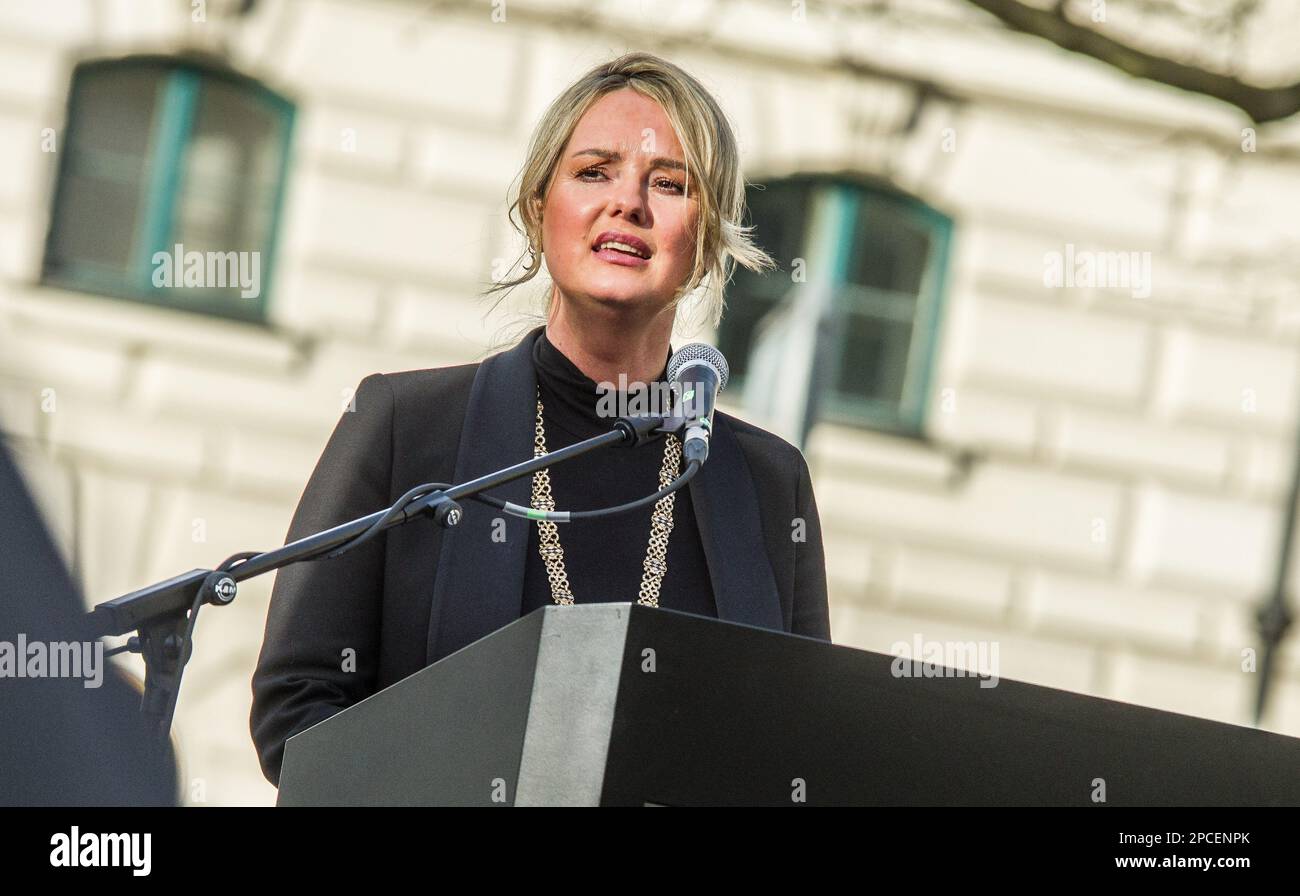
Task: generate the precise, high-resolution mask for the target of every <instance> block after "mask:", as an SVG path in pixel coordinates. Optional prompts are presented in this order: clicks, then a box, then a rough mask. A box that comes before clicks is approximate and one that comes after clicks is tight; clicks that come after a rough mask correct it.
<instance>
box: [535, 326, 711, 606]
mask: <svg viewBox="0 0 1300 896" xmlns="http://www.w3.org/2000/svg"><path fill="white" fill-rule="evenodd" d="M533 367H534V368H535V369H536V371H537V384H538V387H539V388H540V390H541V397H542V407H543V408H544V412H543V417H542V419H543V422H544V423H545V428H546V447H547V450H550V451H554V450H555V449H557V448H564V447H566V446H568V445H572V444H573V443H575V442H579V441H581V440H583V439H586V438H590V437H591V436H594V435H599V434H600V433H603V432H608V431H609V428H610V426H611V425H612V423H613V419H612V418H603V417H601V416H599V414H598V408H597V401H598V399H599V397H600V392H599V391H598V389H597V387H596V383H595V382H594V381H592V380H591V379H590V378H588V377H587V375H586V374H584V373H583V372H582V371H581V370H579V369H578V367H577V365H575V364H574V363H573V362H572V361H570V360H569V359H568V358H567V357H566V356H565V355H564V354H563V353H562V352H561V351H560V350H559V349H557V348H556V347H555V346H554V345H552V344H551V343H550V341H548V340H547V338H546V333H545V331H543V332H542V333H541V334H540V335H539V336H538V338H537V342H536V344H535V345H534V347H533ZM667 367H668V361H667V358H665V360H664V370H663V371H662V372H661V373H660V374H659V376H658V377H656V382H658V383H664V382H666V375H667ZM663 459H664V442H663V440H662V439H657V440H655V441H653V442H650V443H648V444H645V445H641V446H639V447H636V448H627V447H622V446H613V447H606V448H603V449H601V450H598V451H593V452H590V453H588V454H585V455H583V456H582V457H578V458H575V459H573V460H570V461H566V462H565V463H561V464H556V465H554V466H552V467H551V468H550V476H551V495H552V497H554V499H555V506H556V509H557V510H594V509H596V508H599V507H611V506H614V505H616V504H625V503H627V502H629V501H635V500H636V499H637V498H641V497H644V496H645V495H649V494H653V493H654V492H656V491H658V489H659V471H660V469H661V468H662V466H663ZM676 495H677V497H676V503H675V506H674V507H673V531H672V535H671V537H669V539H668V572H667V574H665V575H664V579H663V584H662V586H661V588H660V590H659V606H661V607H667V608H668V609H671V610H681V611H683V612H686V613H695V614H698V615H701V616H713V617H716V616H717V615H718V612H717V607H716V605H715V604H714V600H713V587H712V585H711V584H710V582H709V570H708V565H707V561H706V560H705V556H704V548H703V546H702V545H701V542H700V531H699V528H698V527H697V526H696V523H695V511H694V509H693V508H692V506H691V495H690V489H689V488H683V489H680V490H678V491H677V493H676ZM652 510H653V508H651V507H645V508H643V509H641V510H634V511H631V512H629V513H623V514H619V515H618V516H612V517H604V518H599V519H594V520H576V521H574V522H571V523H560V524H559V534H560V544H561V545H562V546H563V548H564V566H565V570H566V571H567V573H568V576H569V588H570V590H571V591H572V592H573V598H574V601H575V602H577V603H580V604H584V603H603V602H612V601H629V602H635V601H636V599H637V597H638V596H639V594H640V590H641V577H642V574H643V572H644V570H643V569H642V566H641V564H642V562H643V561H644V560H645V555H646V546H647V545H648V543H649V540H650V514H651V512H652ZM537 545H538V535H537V525H536V524H535V523H534V524H530V526H529V535H528V560H527V565H526V566H525V569H524V604H523V612H524V614H527V613H529V612H531V611H533V610H535V609H537V608H538V607H543V606H547V605H549V604H551V603H553V601H552V599H551V585H550V580H549V579H547V577H546V565H545V564H544V563H543V562H542V558H541V556H540V555H539V554H538V551H537Z"/></svg>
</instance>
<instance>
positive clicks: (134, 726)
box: [0, 440, 177, 806]
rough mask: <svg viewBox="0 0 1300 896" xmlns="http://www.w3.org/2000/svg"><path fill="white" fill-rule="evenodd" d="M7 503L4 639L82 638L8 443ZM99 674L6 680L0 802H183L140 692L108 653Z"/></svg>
mask: <svg viewBox="0 0 1300 896" xmlns="http://www.w3.org/2000/svg"><path fill="white" fill-rule="evenodd" d="M0 509H3V512H2V513H0V546H3V550H0V641H4V642H7V643H8V644H10V645H17V644H19V643H22V644H24V645H31V644H36V643H38V642H44V643H50V642H60V643H70V642H73V641H76V640H77V639H78V638H79V637H80V635H79V632H80V629H81V620H80V614H81V612H82V601H81V597H80V595H79V593H78V589H77V587H76V585H75V584H74V583H73V581H72V579H71V577H70V576H69V575H68V571H67V569H65V568H64V565H63V560H62V558H61V557H60V556H59V555H58V552H57V550H56V549H55V547H54V543H53V542H52V541H51V539H50V536H49V533H48V532H47V531H46V528H45V524H44V521H43V520H42V519H41V517H40V514H39V513H38V512H37V509H36V506H35V505H34V504H33V503H32V499H31V497H30V496H29V495H28V493H27V490H26V488H25V487H24V485H23V482H22V479H21V477H20V476H19V474H18V470H17V469H16V467H15V466H14V464H13V460H12V458H11V457H10V456H9V452H8V450H7V449H6V447H5V444H4V442H3V440H0ZM82 655H85V654H84V652H83V654H82ZM16 659H17V662H19V663H22V662H24V659H25V658H23V657H16ZM99 672H100V673H101V676H102V677H100V682H99V685H98V686H94V687H86V686H85V685H86V681H87V679H85V678H71V677H63V678H54V677H23V678H18V677H10V676H9V675H5V676H3V677H0V804H3V805H8V806H98V805H104V806H126V805H175V804H176V801H177V790H176V766H175V762H174V759H173V757H172V755H171V752H170V744H166V743H164V744H159V743H157V742H156V741H155V739H154V738H151V737H150V736H149V733H148V731H147V729H146V726H145V724H144V720H143V719H142V718H141V716H140V692H139V690H137V689H136V688H135V687H133V686H132V684H131V683H130V681H129V680H128V679H127V677H126V676H125V675H123V674H122V673H120V672H118V671H117V670H116V669H115V668H114V667H113V666H111V664H109V663H108V662H107V660H103V661H102V662H101V663H100V665H99Z"/></svg>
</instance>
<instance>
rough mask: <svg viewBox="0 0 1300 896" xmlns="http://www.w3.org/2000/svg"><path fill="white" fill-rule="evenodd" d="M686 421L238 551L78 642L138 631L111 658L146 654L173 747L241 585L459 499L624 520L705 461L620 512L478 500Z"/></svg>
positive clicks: (135, 600)
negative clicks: (214, 615) (182, 697)
mask: <svg viewBox="0 0 1300 896" xmlns="http://www.w3.org/2000/svg"><path fill="white" fill-rule="evenodd" d="M685 424H686V421H685V420H684V419H683V418H682V417H680V416H670V417H622V418H619V419H618V420H617V421H615V423H614V425H613V428H612V429H611V430H610V431H609V432H607V433H602V434H601V435H598V436H593V437H592V438H590V439H585V440H583V441H581V442H577V443H575V444H573V445H569V446H568V447H565V448H560V449H558V450H556V451H551V452H549V453H547V454H543V455H541V456H539V457H534V458H530V459H529V460H526V461H523V462H522V463H518V464H515V465H513V466H510V467H506V468H505V469H503V470H498V471H497V472H495V473H489V474H487V475H485V476H480V477H479V478H477V479H473V480H471V481H469V482H466V483H462V484H461V485H454V486H450V485H447V484H446V483H441V482H431V483H426V484H424V485H419V486H416V487H415V488H413V489H411V490H410V491H409V492H407V493H406V494H405V495H403V496H402V497H401V498H399V499H398V500H397V501H396V502H395V503H394V504H393V505H392V506H391V507H388V508H386V509H384V510H378V511H376V512H374V513H372V514H369V515H368V516H363V517H359V518H358V519H354V520H352V521H350V522H346V523H342V524H340V525H338V526H335V527H334V528H332V529H326V530H325V531H323V532H317V533H316V534H315V535H309V536H307V537H305V538H300V539H298V540H297V541H294V542H292V543H290V544H286V545H284V546H283V547H279V548H275V549H274V550H270V551H265V552H262V553H258V552H256V551H252V552H245V553H240V554H235V555H234V556H232V557H229V558H227V559H226V560H225V561H224V562H223V563H222V564H221V565H220V566H218V567H217V568H216V569H193V570H190V571H189V572H187V573H182V574H181V575H178V576H173V577H172V578H170V579H166V580H165V581H162V582H157V583H155V584H153V585H150V586H148V587H146V588H141V589H139V590H138V591H133V592H131V593H130V594H125V595H123V596H121V597H118V598H114V599H113V600H108V601H105V602H103V603H101V604H98V605H97V606H96V607H95V608H94V609H93V610H91V611H90V612H89V613H87V614H86V615H85V616H83V617H82V628H81V637H83V638H85V639H86V640H97V639H99V638H103V637H106V636H109V635H122V634H126V633H128V632H133V631H134V632H138V635H136V636H133V637H131V638H130V639H129V640H128V641H127V643H126V644H125V645H124V646H122V647H118V648H114V649H113V650H112V651H107V653H109V654H110V655H111V654H113V653H121V652H123V651H132V652H136V653H140V654H141V655H142V656H143V658H144V664H145V682H144V696H143V698H142V700H141V704H140V710H141V712H142V713H143V714H144V715H145V717H146V718H147V719H148V720H149V722H150V724H151V725H152V726H153V727H154V733H155V734H156V736H157V737H158V738H159V739H160V740H163V741H166V740H167V739H168V737H169V735H170V732H171V726H172V718H173V716H174V715H175V711H176V700H177V697H178V696H179V694H180V685H181V675H182V673H183V672H184V669H185V663H186V662H188V660H189V658H190V654H191V652H192V643H193V641H192V639H193V634H194V625H195V622H196V621H197V619H198V614H199V609H200V608H201V607H202V606H203V605H204V604H214V605H216V606H226V605H228V604H230V603H231V602H232V601H234V599H235V595H236V594H237V593H238V590H239V588H238V583H239V582H242V581H244V580H245V579H251V578H253V577H254V576H259V575H262V574H263V573H267V572H271V571H272V570H276V569H279V568H280V567H282V566H288V565H289V564H291V563H299V562H303V561H307V560H320V559H328V558H331V557H337V556H339V555H340V554H342V553H344V552H345V551H348V550H351V549H352V548H354V547H356V546H357V545H359V544H363V543H364V542H366V541H369V540H370V539H372V538H374V537H375V536H376V535H378V534H379V533H380V532H383V531H385V530H386V529H389V528H392V527H393V526H400V525H402V524H403V523H408V522H410V521H411V520H413V519H415V518H417V517H420V516H431V517H432V518H433V519H434V521H435V522H437V523H438V524H439V525H441V526H443V527H444V528H450V527H452V526H455V525H456V524H458V523H459V522H460V520H461V516H462V513H463V510H462V508H461V506H460V504H459V503H457V502H458V500H460V499H463V498H471V499H474V500H478V501H482V502H484V503H487V504H490V505H492V506H494V507H497V508H500V509H502V510H505V511H506V512H508V513H513V514H516V515H519V516H525V517H527V518H529V519H545V520H552V521H556V522H565V521H568V520H573V519H580V518H591V517H596V516H611V515H614V514H618V513H627V512H629V511H631V510H635V509H636V508H638V507H642V506H645V505H647V504H651V503H654V502H655V501H657V500H658V499H659V498H661V497H663V496H664V495H666V494H668V493H670V492H673V491H676V490H677V489H680V488H681V487H682V486H684V485H686V483H687V482H689V481H690V480H691V479H692V478H693V477H694V476H695V474H696V473H697V472H698V471H699V469H700V465H701V461H700V460H688V461H687V465H686V469H685V470H684V471H683V472H682V474H681V475H680V476H679V477H678V478H677V479H675V480H674V481H673V482H671V483H669V484H668V485H667V486H665V487H664V488H662V489H660V490H659V491H658V492H656V493H655V494H654V495H649V496H647V497H646V498H642V499H640V500H638V501H633V502H631V503H629V504H623V505H621V506H619V507H611V508H604V509H601V510H592V511H583V512H581V513H579V512H572V513H570V512H564V511H551V512H543V511H538V510H533V509H532V508H525V507H519V506H518V505H514V504H511V503H509V502H506V501H502V500H500V499H499V498H493V497H491V496H489V495H485V494H481V493H482V492H483V491H485V490H486V489H490V488H494V487H496V486H499V485H503V484H505V483H507V482H511V481H513V480H515V479H519V478H521V477H523V476H528V475H530V474H532V473H534V472H536V471H537V470H540V469H543V468H545V467H549V466H551V465H552V464H555V463H563V462H564V461H566V460H571V459H573V458H575V457H579V456H581V455H583V454H586V453H587V452H589V451H595V450H597V449H600V448H604V447H605V446H607V445H619V444H622V445H628V446H636V445H641V444H644V443H645V442H647V441H651V440H652V439H655V438H657V437H658V436H660V435H662V434H664V433H670V432H677V431H678V430H680V429H681V428H682V427H683V426H684V425H685Z"/></svg>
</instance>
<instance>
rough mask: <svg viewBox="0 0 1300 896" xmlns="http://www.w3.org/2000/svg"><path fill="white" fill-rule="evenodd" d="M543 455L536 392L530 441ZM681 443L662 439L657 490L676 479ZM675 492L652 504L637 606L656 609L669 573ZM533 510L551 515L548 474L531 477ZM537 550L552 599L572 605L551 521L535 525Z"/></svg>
mask: <svg viewBox="0 0 1300 896" xmlns="http://www.w3.org/2000/svg"><path fill="white" fill-rule="evenodd" d="M545 453H546V431H545V429H544V428H543V427H542V393H541V388H540V387H538V390H537V431H536V438H535V439H534V441H533V457H541V456H542V455H543V454H545ZM681 460H682V446H681V442H679V441H678V440H677V437H676V436H674V435H673V434H672V433H668V434H667V435H665V436H664V463H663V467H662V468H661V469H660V470H659V488H665V487H666V486H667V485H668V483H670V482H672V481H673V480H674V479H676V478H677V472H678V468H679V467H680V466H681ZM676 496H677V493H676V492H670V493H668V494H667V495H664V496H663V497H662V498H660V499H659V500H658V501H656V502H655V507H654V512H652V513H651V514H650V544H649V545H648V546H647V547H646V553H645V562H643V563H642V564H641V566H642V568H643V569H644V572H643V573H642V575H641V596H640V597H638V598H637V603H639V604H642V605H643V606H647V607H657V606H659V586H660V585H662V584H663V580H664V574H665V573H667V572H668V536H670V535H672V533H673V503H674V498H676ZM533 509H534V510H546V511H552V510H554V509H555V499H554V498H553V497H552V496H551V476H550V470H549V468H548V469H543V470H538V471H537V472H536V473H534V474H533ZM537 535H538V538H537V550H538V553H540V554H541V555H542V562H543V563H545V564H546V578H548V579H549V580H550V582H551V598H552V599H553V600H554V601H555V602H556V603H557V604H566V605H568V604H572V603H573V592H572V591H570V590H569V574H568V573H567V572H566V571H565V569H564V548H562V547H561V546H560V532H559V529H558V528H557V527H556V525H555V523H553V522H551V521H550V520H538V521H537Z"/></svg>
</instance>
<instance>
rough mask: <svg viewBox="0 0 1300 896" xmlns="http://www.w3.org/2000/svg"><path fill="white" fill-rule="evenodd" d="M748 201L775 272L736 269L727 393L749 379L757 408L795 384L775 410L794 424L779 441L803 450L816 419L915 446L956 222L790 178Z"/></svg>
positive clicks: (723, 331)
mask: <svg viewBox="0 0 1300 896" xmlns="http://www.w3.org/2000/svg"><path fill="white" fill-rule="evenodd" d="M749 201H750V210H751V213H752V216H753V223H754V225H755V238H756V240H757V241H758V243H759V245H761V246H763V248H764V249H766V250H767V251H768V252H769V253H770V254H772V255H773V257H774V258H775V259H776V261H777V263H778V265H779V268H778V270H777V271H774V272H771V273H769V274H765V275H756V274H753V273H751V272H749V271H746V270H743V269H739V270H738V271H737V273H736V276H735V277H734V279H733V284H732V287H731V288H730V289H729V290H728V298H727V313H726V315H725V316H724V317H723V320H722V324H721V326H720V328H719V332H718V345H719V348H720V349H721V350H722V351H723V353H724V354H725V355H726V356H727V359H728V361H729V362H730V363H731V366H732V371H733V382H735V384H736V385H735V386H733V388H737V389H741V390H745V389H746V385H747V380H749V379H751V377H750V376H749V375H750V374H751V373H753V374H754V376H753V377H752V379H753V380H754V381H755V382H754V386H755V388H751V389H749V390H748V392H749V394H748V395H747V403H752V402H750V401H749V399H750V398H751V396H759V397H761V396H764V395H772V394H775V392H776V391H778V390H779V388H780V385H781V380H782V379H784V380H790V379H794V380H796V381H797V382H798V383H799V387H798V390H796V391H798V392H799V395H798V397H797V398H796V399H794V400H793V401H792V399H791V397H790V395H789V394H788V392H787V394H785V395H784V396H783V398H782V400H781V403H782V405H783V410H786V411H789V410H791V409H793V410H794V412H795V416H796V418H797V419H796V420H795V421H793V422H791V423H789V424H788V425H786V426H785V427H783V428H784V429H785V432H783V433H782V434H783V435H786V436H787V437H788V438H791V439H792V441H795V442H797V443H799V444H802V443H803V441H804V440H805V438H806V436H807V433H808V430H809V429H810V428H811V427H812V425H813V423H814V422H815V421H817V420H826V421H832V422H836V423H842V424H847V425H851V426H862V427H868V428H872V429H879V430H885V431H890V432H896V433H900V434H904V435H910V436H920V435H922V433H923V432H924V427H925V419H926V412H927V408H926V402H927V398H928V395H929V391H930V388H931V382H932V375H933V367H934V363H935V356H936V344H937V342H938V332H939V325H940V321H941V317H942V305H943V296H944V289H945V277H946V271H947V266H948V256H949V247H950V242H951V234H952V222H951V221H950V220H949V219H948V218H947V217H946V216H945V215H943V214H942V213H940V212H938V211H936V210H935V209H933V208H930V207H928V206H927V205H925V204H924V203H922V202H920V201H919V200H917V199H914V198H912V197H909V196H906V195H903V194H901V193H898V192H896V191H893V190H890V189H888V188H885V187H881V186H879V185H876V184H874V183H869V182H863V181H858V180H852V179H844V178H830V177H823V176H799V177H794V178H790V179H787V180H784V181H781V182H778V183H777V184H773V185H768V186H766V187H765V188H761V189H751V191H750V196H749ZM755 364H756V365H757V368H758V369H754V370H751V366H752V365H755ZM778 367H779V368H780V369H779V370H778V369H777V368H778ZM795 368H798V369H795ZM805 368H806V369H805ZM760 378H762V379H761V380H760ZM794 404H798V405H799V406H798V407H794V408H792V405H794ZM763 410H764V411H766V412H769V413H770V411H771V410H772V409H771V408H764V409H763Z"/></svg>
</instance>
